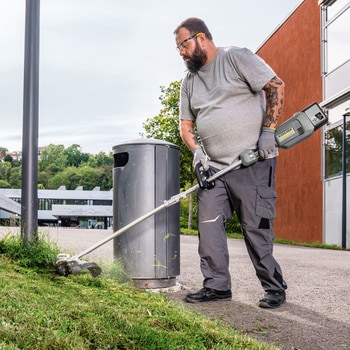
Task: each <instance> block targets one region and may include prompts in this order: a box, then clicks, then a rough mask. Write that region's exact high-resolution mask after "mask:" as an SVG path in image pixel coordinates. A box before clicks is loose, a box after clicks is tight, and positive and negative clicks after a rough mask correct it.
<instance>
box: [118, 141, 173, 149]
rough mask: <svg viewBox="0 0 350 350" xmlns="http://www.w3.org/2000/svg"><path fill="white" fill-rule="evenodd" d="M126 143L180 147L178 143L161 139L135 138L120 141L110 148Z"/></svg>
mask: <svg viewBox="0 0 350 350" xmlns="http://www.w3.org/2000/svg"><path fill="white" fill-rule="evenodd" d="M126 145H156V146H168V147H174V148H177V149H179V148H180V147H179V146H178V145H175V144H174V143H170V142H167V141H163V140H157V139H135V140H129V141H126V142H124V143H121V144H119V145H115V146H113V147H112V150H115V149H117V148H119V147H121V146H126Z"/></svg>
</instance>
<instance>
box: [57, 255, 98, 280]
mask: <svg viewBox="0 0 350 350" xmlns="http://www.w3.org/2000/svg"><path fill="white" fill-rule="evenodd" d="M55 267H56V273H57V274H58V275H60V276H68V275H70V274H72V275H76V274H78V273H80V272H82V270H89V271H90V273H91V275H92V277H97V276H98V275H100V274H101V272H102V270H101V268H100V267H99V266H98V265H97V264H96V263H94V262H90V261H83V260H80V259H75V258H74V257H72V258H71V257H70V256H69V255H68V254H58V255H57V262H56V265H55Z"/></svg>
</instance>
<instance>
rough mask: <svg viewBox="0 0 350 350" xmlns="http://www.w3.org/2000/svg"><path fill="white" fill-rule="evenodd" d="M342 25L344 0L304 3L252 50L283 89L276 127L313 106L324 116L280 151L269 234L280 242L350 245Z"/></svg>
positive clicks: (348, 90)
mask: <svg viewBox="0 0 350 350" xmlns="http://www.w3.org/2000/svg"><path fill="white" fill-rule="evenodd" d="M349 23H350V1H349V0H320V1H318V2H317V1H316V0H304V1H301V2H300V4H299V5H298V6H297V7H296V9H295V10H294V11H293V12H292V13H291V14H290V15H289V16H288V17H287V18H286V19H285V20H284V21H283V22H282V23H281V25H280V26H279V27H278V28H277V29H276V30H275V31H274V32H273V33H272V34H271V35H270V36H269V37H268V38H267V39H266V41H265V42H264V43H263V44H262V45H261V46H260V48H259V49H258V50H257V54H258V55H260V56H261V57H263V58H264V59H265V60H266V61H267V62H268V63H269V64H270V65H271V66H272V68H273V69H274V70H275V71H276V72H277V73H278V75H279V76H280V77H281V78H282V79H283V80H284V82H285V84H286V98H285V108H284V112H283V117H282V120H281V122H282V121H284V120H286V119H288V118H290V117H291V116H292V115H293V114H294V113H295V112H297V111H300V110H302V109H303V108H304V107H306V106H308V105H309V104H311V103H312V102H318V103H319V104H320V105H322V106H323V107H324V108H325V109H326V110H327V113H328V117H329V125H327V126H326V127H324V128H323V129H322V130H319V131H317V132H316V133H315V134H314V135H313V136H312V137H311V138H310V139H308V140H306V141H305V142H303V143H302V144H300V145H298V146H296V147H294V148H292V149H290V150H286V151H283V150H281V151H280V157H279V162H278V170H277V194H278V197H277V211H278V217H277V219H276V223H275V231H276V235H277V236H278V237H281V238H285V239H288V240H294V241H297V242H322V243H325V244H335V245H338V246H342V245H343V244H344V238H345V241H346V246H347V247H348V248H349V247H350V230H349V227H350V225H347V226H346V221H347V222H349V220H350V216H349V212H350V210H347V209H346V205H343V204H342V203H343V198H344V196H345V197H346V195H347V197H349V191H346V188H347V189H349V171H350V161H349V158H350V149H349V141H350V140H349V137H350V136H349V131H350V118H349V119H348V120H347V121H346V128H345V129H346V132H345V135H344V133H343V128H344V127H343V119H345V117H343V115H344V114H346V110H347V108H348V107H349V106H350V84H349V82H350V42H349V37H350V26H349ZM343 135H344V136H346V138H347V143H346V144H347V146H346V147H342V145H341V141H340V140H341V139H342V138H343ZM346 148H347V149H348V152H347V164H348V165H347V170H346V176H344V175H343V172H342V169H343V163H344V162H343V161H342V157H341V156H342V154H343V149H346ZM344 179H345V180H346V181H345V180H344ZM344 182H345V184H347V186H344ZM345 203H346V202H345ZM344 219H347V220H344ZM344 224H345V225H344ZM344 232H345V234H344ZM344 236H345V237H344Z"/></svg>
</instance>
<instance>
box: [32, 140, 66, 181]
mask: <svg viewBox="0 0 350 350" xmlns="http://www.w3.org/2000/svg"><path fill="white" fill-rule="evenodd" d="M67 164H68V156H67V154H66V153H65V151H64V146H63V145H53V144H50V145H48V146H46V147H44V149H43V150H42V152H41V154H40V158H39V171H47V172H48V173H50V174H51V175H54V174H56V173H57V172H59V171H61V170H63V169H64V168H65V167H66V166H67Z"/></svg>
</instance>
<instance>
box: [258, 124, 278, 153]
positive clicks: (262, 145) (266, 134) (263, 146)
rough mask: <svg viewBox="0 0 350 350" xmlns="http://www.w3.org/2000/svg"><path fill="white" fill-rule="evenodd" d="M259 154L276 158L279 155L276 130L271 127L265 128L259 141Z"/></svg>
mask: <svg viewBox="0 0 350 350" xmlns="http://www.w3.org/2000/svg"><path fill="white" fill-rule="evenodd" d="M258 147H259V155H260V157H262V158H265V159H268V158H274V157H276V156H277V155H278V150H277V147H276V143H275V130H274V129H271V128H263V130H262V133H261V135H260V138H259V141H258Z"/></svg>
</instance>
